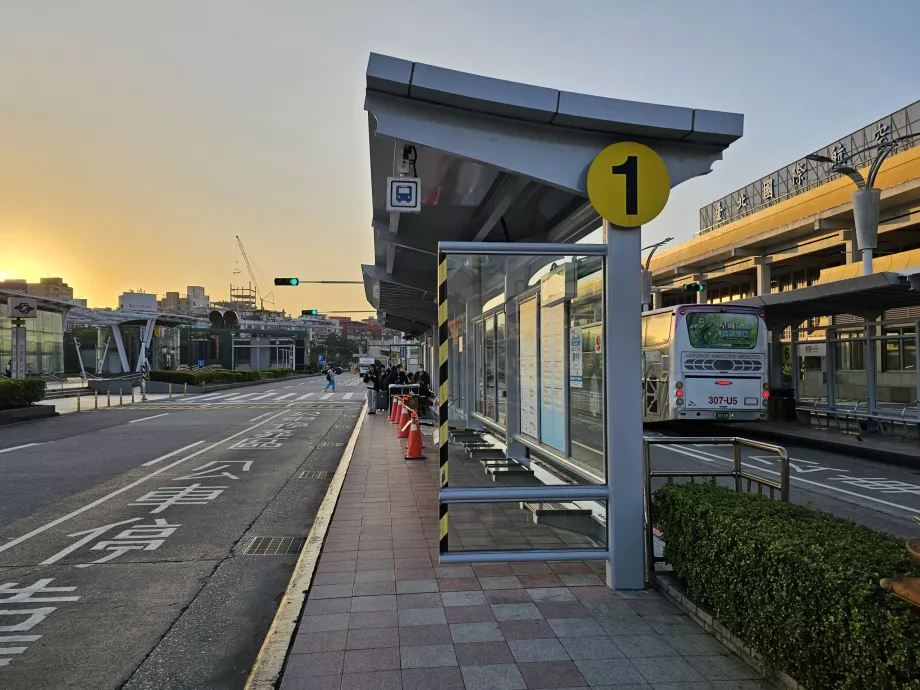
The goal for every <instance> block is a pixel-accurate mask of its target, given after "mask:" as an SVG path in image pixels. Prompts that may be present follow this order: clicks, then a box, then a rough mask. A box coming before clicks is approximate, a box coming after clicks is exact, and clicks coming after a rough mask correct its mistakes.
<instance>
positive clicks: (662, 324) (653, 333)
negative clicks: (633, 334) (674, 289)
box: [642, 314, 696, 347]
mask: <svg viewBox="0 0 920 690" xmlns="http://www.w3.org/2000/svg"><path fill="white" fill-rule="evenodd" d="M673 318H674V314H653V315H651V316H643V317H642V346H643V347H658V346H659V345H664V344H665V343H667V342H668V340H670V339H671V321H672V320H673ZM688 323H689V317H688ZM694 347H696V346H695V345H694Z"/></svg>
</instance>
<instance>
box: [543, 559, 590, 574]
mask: <svg viewBox="0 0 920 690" xmlns="http://www.w3.org/2000/svg"><path fill="white" fill-rule="evenodd" d="M547 565H549V567H550V570H552V571H553V572H554V573H556V574H557V575H558V574H563V573H565V574H568V575H571V574H578V573H590V572H591V569H590V568H588V566H586V565H585V564H584V563H578V562H571V561H551V562H549V563H548V564H547Z"/></svg>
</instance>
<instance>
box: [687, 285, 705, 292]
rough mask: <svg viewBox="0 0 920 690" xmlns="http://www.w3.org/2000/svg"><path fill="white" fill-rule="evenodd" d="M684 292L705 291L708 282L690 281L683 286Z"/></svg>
mask: <svg viewBox="0 0 920 690" xmlns="http://www.w3.org/2000/svg"><path fill="white" fill-rule="evenodd" d="M682 289H683V291H684V292H704V291H705V290H706V283H688V284H687V285H684V287H683V288H682Z"/></svg>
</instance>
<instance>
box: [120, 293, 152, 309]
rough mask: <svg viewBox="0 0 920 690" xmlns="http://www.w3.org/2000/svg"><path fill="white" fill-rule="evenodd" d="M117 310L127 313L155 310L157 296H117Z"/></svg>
mask: <svg viewBox="0 0 920 690" xmlns="http://www.w3.org/2000/svg"><path fill="white" fill-rule="evenodd" d="M118 308H119V309H124V310H127V311H151V312H155V311H156V310H157V296H156V295H154V294H152V293H147V292H124V293H122V294H120V295H119V296H118Z"/></svg>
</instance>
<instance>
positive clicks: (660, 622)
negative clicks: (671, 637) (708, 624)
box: [642, 614, 701, 635]
mask: <svg viewBox="0 0 920 690" xmlns="http://www.w3.org/2000/svg"><path fill="white" fill-rule="evenodd" d="M642 620H643V621H645V622H646V623H647V624H648V625H649V627H651V629H652V630H654V631H655V632H657V633H660V634H665V633H687V634H691V635H692V634H693V633H697V632H699V631H700V630H701V628H700V626H699V625H697V624H696V623H694V622H693V620H692V619H691V618H690V617H689V616H686V615H684V614H680V615H677V616H672V615H663V616H642Z"/></svg>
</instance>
